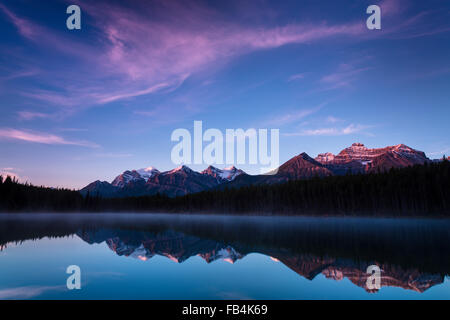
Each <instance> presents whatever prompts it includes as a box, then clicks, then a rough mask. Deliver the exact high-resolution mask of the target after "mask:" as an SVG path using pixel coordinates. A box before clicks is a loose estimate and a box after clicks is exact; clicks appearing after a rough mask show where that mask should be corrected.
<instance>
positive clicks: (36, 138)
mask: <svg viewBox="0 0 450 320" xmlns="http://www.w3.org/2000/svg"><path fill="white" fill-rule="evenodd" d="M1 138H3V139H12V140H21V141H27V142H32V143H42V144H50V145H75V146H81V147H88V148H98V147H99V145H97V144H95V143H93V142H89V141H74V140H67V139H65V138H63V137H60V136H57V135H53V134H48V133H42V132H35V131H27V130H17V129H12V128H3V129H0V139H1Z"/></svg>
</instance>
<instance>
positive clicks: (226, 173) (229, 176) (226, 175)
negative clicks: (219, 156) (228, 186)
mask: <svg viewBox="0 0 450 320" xmlns="http://www.w3.org/2000/svg"><path fill="white" fill-rule="evenodd" d="M243 173H244V171H242V170H239V169H237V168H236V167H235V166H231V167H228V168H225V169H218V168H216V167H213V166H209V167H208V168H207V169H205V170H203V171H202V174H207V175H210V176H212V177H214V178H216V179H218V180H227V181H232V180H234V179H235V178H236V177H237V176H239V175H241V174H243Z"/></svg>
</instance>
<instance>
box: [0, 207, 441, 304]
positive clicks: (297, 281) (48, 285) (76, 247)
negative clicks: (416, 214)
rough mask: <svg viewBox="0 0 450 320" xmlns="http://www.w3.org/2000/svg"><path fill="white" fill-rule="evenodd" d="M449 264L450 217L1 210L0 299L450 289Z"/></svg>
mask: <svg viewBox="0 0 450 320" xmlns="http://www.w3.org/2000/svg"><path fill="white" fill-rule="evenodd" d="M374 264H375V265H377V266H379V267H380V269H381V270H382V271H381V288H380V289H379V290H374V289H372V290H371V289H368V288H367V286H366V282H367V277H368V276H369V274H367V273H366V270H367V267H368V266H369V265H374ZM69 265H78V266H79V267H80V268H81V283H82V286H81V289H80V290H68V289H67V287H66V280H67V277H68V276H69V275H68V274H66V268H67V267H68V266H69ZM449 274H450V221H448V220H425V219H368V218H306V217H301V218H298V217H297V218H290V217H281V218H280V217H278V218H272V217H230V216H195V215H164V214H161V215H143V214H102V215H99V214H92V215H88V214H80V215H75V214H39V215H36V214H33V215H0V299H450V278H449Z"/></svg>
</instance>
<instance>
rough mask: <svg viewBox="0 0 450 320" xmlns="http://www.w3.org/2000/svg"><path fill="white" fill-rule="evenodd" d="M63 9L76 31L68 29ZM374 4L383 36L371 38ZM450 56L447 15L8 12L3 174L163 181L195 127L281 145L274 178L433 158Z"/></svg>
mask: <svg viewBox="0 0 450 320" xmlns="http://www.w3.org/2000/svg"><path fill="white" fill-rule="evenodd" d="M71 4H77V5H79V7H80V8H81V30H69V29H67V27H66V19H67V18H68V17H69V15H68V14H67V13H66V8H67V7H68V6H69V5H71ZM372 4H376V5H379V6H380V7H381V29H380V30H369V29H368V28H367V27H366V20H367V18H368V17H369V14H367V13H366V9H367V7H368V6H369V5H372ZM449 40H450V2H449V1H441V0H429V1H408V0H384V1H376V0H370V1H345V2H343V1H335V0H331V1H325V0H320V1H313V0H307V1H300V0H295V1H289V0H283V1H265V0H239V1H234V0H230V1H206V0H205V1H168V0H166V1H162V0H157V1H137V0H135V1H127V2H125V1H113V0H96V1H78V0H70V1H63V0H50V1H25V0H4V1H2V2H1V3H0V112H1V116H0V150H1V151H0V174H10V175H14V176H16V177H18V178H19V179H20V180H21V181H29V182H31V183H33V184H36V185H46V186H53V187H67V188H81V187H83V186H85V185H87V184H88V183H90V182H92V181H95V180H102V181H103V180H106V181H111V180H112V179H113V178H114V177H115V176H117V175H118V174H120V173H121V172H123V171H125V170H127V169H139V168H143V167H148V166H153V167H156V168H158V169H159V170H160V171H165V170H171V169H172V168H174V167H176V166H177V165H175V164H174V163H173V162H172V160H171V150H172V148H173V147H174V145H175V144H176V143H174V142H173V141H171V134H172V132H173V131H174V130H175V129H177V128H186V129H188V130H190V131H191V132H192V130H193V126H194V121H195V120H200V121H202V122H203V127H204V129H208V128H217V129H219V130H221V131H223V132H225V130H226V129H237V128H242V129H244V130H246V129H249V128H257V129H258V128H267V129H271V128H275V129H279V130H280V162H281V163H283V162H285V161H287V160H289V159H290V158H291V157H293V156H296V155H298V154H300V153H301V152H306V153H308V154H309V155H310V156H312V157H315V156H317V154H319V153H324V152H332V153H335V154H337V153H338V152H339V151H340V150H342V149H344V148H345V147H348V146H350V145H351V144H352V143H353V142H361V143H364V144H365V145H366V146H367V147H369V148H375V147H384V146H388V145H396V144H400V143H404V144H406V145H408V146H410V147H413V148H415V149H418V150H421V151H424V152H425V153H426V154H427V155H428V157H430V158H440V157H442V156H443V155H444V154H447V155H450V139H449V137H450V129H449V128H450V126H449V119H450V90H449V89H450V59H449V57H450V41H449ZM191 167H192V168H193V169H195V170H202V169H204V168H205V167H207V164H204V165H192V166H191ZM218 167H224V165H223V166H220V165H218ZM240 167H241V168H242V169H244V170H246V171H248V172H249V173H259V172H256V171H255V170H256V169H255V168H254V167H252V166H251V165H242V166H240Z"/></svg>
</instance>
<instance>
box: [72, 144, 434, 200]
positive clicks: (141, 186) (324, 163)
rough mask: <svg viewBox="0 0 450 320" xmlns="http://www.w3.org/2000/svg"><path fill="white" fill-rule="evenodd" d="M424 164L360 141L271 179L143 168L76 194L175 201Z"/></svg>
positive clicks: (410, 154) (233, 171)
mask: <svg viewBox="0 0 450 320" xmlns="http://www.w3.org/2000/svg"><path fill="white" fill-rule="evenodd" d="M430 161H431V160H430V159H428V158H427V156H426V155H425V153H424V152H422V151H418V150H415V149H413V148H410V147H408V146H406V145H404V144H398V145H395V146H389V147H384V148H378V149H369V148H367V147H366V146H364V145H363V144H362V143H353V144H352V145H351V146H350V147H348V148H345V149H343V150H342V151H341V152H339V153H338V154H337V155H334V154H332V153H322V154H319V155H318V156H317V157H316V158H311V157H310V156H309V155H308V154H306V153H304V152H303V153H301V154H299V155H298V156H295V157H293V158H291V159H290V160H288V161H286V162H285V163H284V164H282V165H281V166H280V167H279V168H278V169H277V171H276V173H275V174H272V175H249V174H246V173H245V172H244V171H242V170H240V169H237V168H236V167H234V166H233V167H230V168H226V169H218V168H216V167H213V166H209V167H208V168H206V169H205V170H203V171H202V172H196V171H194V170H192V169H190V168H189V167H187V166H180V167H178V168H176V169H173V170H170V171H165V172H160V171H158V170H157V169H155V168H153V167H148V168H145V169H139V170H127V171H125V172H123V173H122V174H120V175H118V176H117V177H116V178H115V179H114V180H113V181H112V182H111V183H109V182H106V181H99V180H97V181H95V182H92V183H91V184H89V185H87V186H86V187H84V188H83V189H81V190H80V192H81V193H82V194H84V195H86V194H87V193H88V192H89V194H90V195H99V196H102V197H130V196H133V197H137V196H145V195H156V194H161V195H166V196H169V197H176V196H183V195H186V194H189V193H195V192H201V191H206V190H211V189H217V188H218V189H223V188H240V187H243V186H249V185H257V184H274V183H283V182H287V181H289V180H299V179H311V178H313V177H325V176H332V175H345V174H349V173H351V174H357V173H376V172H383V171H386V170H389V169H390V168H403V167H407V166H412V165H416V164H424V163H425V162H430Z"/></svg>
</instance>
